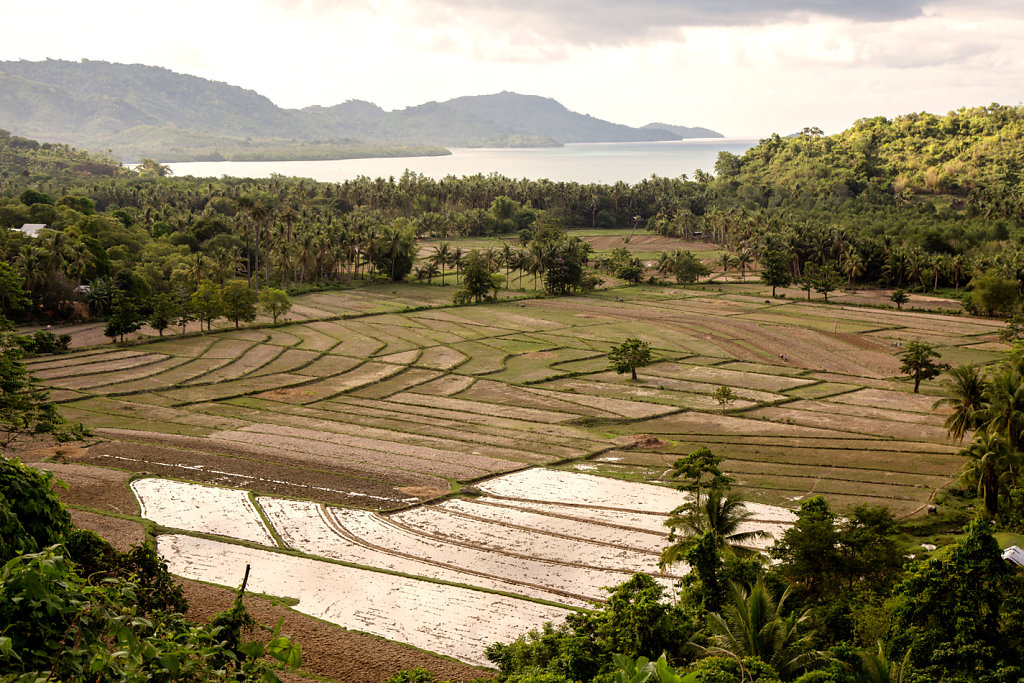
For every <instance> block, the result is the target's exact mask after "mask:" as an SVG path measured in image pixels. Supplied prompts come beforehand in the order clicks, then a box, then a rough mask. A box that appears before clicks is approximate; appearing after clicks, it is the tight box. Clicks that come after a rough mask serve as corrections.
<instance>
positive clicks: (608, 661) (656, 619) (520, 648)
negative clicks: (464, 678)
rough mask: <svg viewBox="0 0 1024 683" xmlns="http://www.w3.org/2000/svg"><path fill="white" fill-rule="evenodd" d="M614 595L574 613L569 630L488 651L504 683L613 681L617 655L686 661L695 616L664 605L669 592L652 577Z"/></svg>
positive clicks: (549, 629) (637, 578)
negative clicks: (536, 677)
mask: <svg viewBox="0 0 1024 683" xmlns="http://www.w3.org/2000/svg"><path fill="white" fill-rule="evenodd" d="M610 590H611V595H610V596H609V598H608V601H607V602H606V603H605V604H604V605H603V606H601V607H600V608H599V609H597V610H595V611H593V612H579V613H571V614H569V615H568V616H567V618H566V623H565V624H564V625H563V626H560V627H558V628H555V627H553V626H551V624H547V625H545V626H544V628H543V630H542V631H540V632H538V631H531V632H530V633H528V634H527V635H525V636H521V637H520V638H518V639H517V640H515V641H513V642H512V643H510V644H508V645H505V644H502V643H497V644H494V645H492V646H490V647H488V648H487V650H486V655H487V658H488V659H489V660H490V661H492V662H494V663H495V664H497V665H498V667H499V669H500V670H501V676H500V679H501V680H503V681H504V680H513V679H514V677H515V676H518V675H521V674H524V673H529V672H531V671H536V670H538V669H540V670H543V671H546V672H548V673H550V674H554V675H556V676H559V677H564V678H565V679H569V680H573V681H590V680H593V679H595V677H598V676H600V677H602V678H603V679H607V677H608V676H610V675H611V674H612V671H613V662H612V655H613V654H616V653H617V654H621V655H625V656H627V657H630V658H633V659H635V658H637V657H641V656H644V657H651V656H653V655H654V653H662V652H666V653H668V655H669V657H677V656H679V655H681V652H682V648H683V646H684V644H685V643H686V641H687V639H688V638H689V637H690V636H691V635H692V634H693V631H694V624H693V621H692V615H690V614H689V613H688V612H686V611H684V610H683V608H681V607H680V606H678V605H672V604H669V603H667V602H666V601H665V599H664V589H663V588H662V587H661V586H660V585H658V584H657V583H656V582H655V581H654V579H653V578H651V577H650V576H648V575H646V574H636V575H634V576H633V578H632V579H630V580H629V581H626V582H625V583H623V584H621V585H620V586H617V587H616V588H614V589H610Z"/></svg>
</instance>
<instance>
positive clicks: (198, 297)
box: [192, 280, 224, 330]
mask: <svg viewBox="0 0 1024 683" xmlns="http://www.w3.org/2000/svg"><path fill="white" fill-rule="evenodd" d="M192 310H193V311H194V312H195V316H196V320H198V321H199V327H200V329H201V328H202V326H203V322H205V323H206V329H208V330H209V329H210V328H211V326H212V325H213V321H214V320H216V319H217V318H219V317H221V316H222V315H224V301H223V299H221V295H220V290H219V289H218V288H217V285H215V284H214V283H212V282H210V281H209V280H204V281H203V282H201V283H200V284H199V289H197V290H196V291H195V292H194V293H193V294H192Z"/></svg>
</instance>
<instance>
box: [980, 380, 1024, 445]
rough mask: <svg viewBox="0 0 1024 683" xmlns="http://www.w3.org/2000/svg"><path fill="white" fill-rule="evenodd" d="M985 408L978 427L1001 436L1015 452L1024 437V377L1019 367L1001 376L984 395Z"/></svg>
mask: <svg viewBox="0 0 1024 683" xmlns="http://www.w3.org/2000/svg"><path fill="white" fill-rule="evenodd" d="M982 396H983V398H984V401H985V404H986V405H985V407H984V408H982V409H981V410H979V411H978V424H982V425H985V428H986V429H988V430H989V431H991V432H993V433H995V434H1001V435H1002V437H1003V438H1004V439H1005V440H1006V443H1007V444H1009V445H1010V447H1011V448H1012V449H1013V450H1015V451H1016V450H1018V449H1019V448H1020V446H1021V443H1022V441H1024V439H1022V436H1024V376H1022V375H1021V369H1020V368H1019V367H1017V366H1015V365H1011V366H1008V367H1006V368H1003V369H1002V370H1001V371H1000V372H997V373H996V374H995V376H994V377H992V380H991V381H990V382H989V383H988V385H987V386H986V387H985V390H984V392H983V394H982Z"/></svg>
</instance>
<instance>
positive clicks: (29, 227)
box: [18, 223, 50, 237]
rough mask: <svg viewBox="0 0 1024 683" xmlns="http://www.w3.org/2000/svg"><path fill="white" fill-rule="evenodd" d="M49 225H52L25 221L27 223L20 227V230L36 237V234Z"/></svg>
mask: <svg viewBox="0 0 1024 683" xmlns="http://www.w3.org/2000/svg"><path fill="white" fill-rule="evenodd" d="M49 227H50V226H48V225H47V224H46V223H25V225H23V226H21V227H20V228H18V230H21V231H22V232H23V233H25V234H26V235H28V236H29V237H35V236H36V235H38V234H39V231H40V230H46V229H48V228H49Z"/></svg>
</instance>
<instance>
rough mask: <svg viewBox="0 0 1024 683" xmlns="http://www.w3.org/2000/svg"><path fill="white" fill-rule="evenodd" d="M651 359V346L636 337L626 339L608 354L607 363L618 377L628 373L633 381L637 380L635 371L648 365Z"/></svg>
mask: <svg viewBox="0 0 1024 683" xmlns="http://www.w3.org/2000/svg"><path fill="white" fill-rule="evenodd" d="M652 359H653V353H652V351H651V345H650V344H648V343H647V342H645V341H642V340H640V339H637V338H636V337H630V338H629V339H626V340H625V341H623V342H622V343H621V344H619V345H618V346H613V347H612V348H611V350H610V351H609V352H608V362H609V363H611V366H612V370H615V372H617V373H618V374H620V375H621V374H623V373H625V372H630V373H632V376H633V379H634V380H635V379H636V378H637V376H636V369H637V368H642V367H646V366H648V365H650V364H651V360H652Z"/></svg>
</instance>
